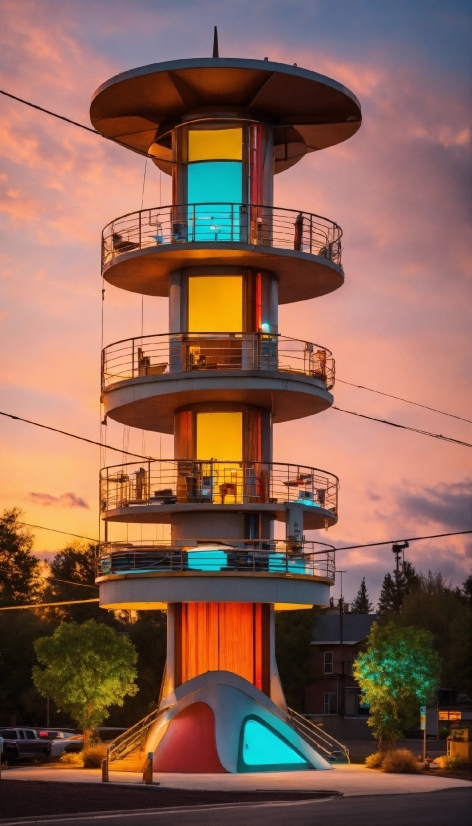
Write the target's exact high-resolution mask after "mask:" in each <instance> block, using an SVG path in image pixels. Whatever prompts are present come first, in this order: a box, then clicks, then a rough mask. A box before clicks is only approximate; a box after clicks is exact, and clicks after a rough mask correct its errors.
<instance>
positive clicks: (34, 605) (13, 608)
mask: <svg viewBox="0 0 472 826" xmlns="http://www.w3.org/2000/svg"><path fill="white" fill-rule="evenodd" d="M85 602H98V597H95V598H94V599H69V600H67V601H65V602H33V603H32V604H31V605H6V606H4V607H2V608H0V611H21V610H24V609H25V608H53V607H54V606H56V605H79V604H83V603H85Z"/></svg>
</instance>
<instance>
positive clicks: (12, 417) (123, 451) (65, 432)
mask: <svg viewBox="0 0 472 826" xmlns="http://www.w3.org/2000/svg"><path fill="white" fill-rule="evenodd" d="M0 416H7V417H8V418H9V419H17V420H18V421H19V422H26V424H34V425H35V426H36V427H42V428H43V429H44V430H52V431H53V432H54V433H61V434H62V435H63V436H70V437H71V439H79V441H81V442H88V443H89V444H90V445H97V446H98V447H106V448H107V450H116V452H117V453H126V454H127V455H128V456H135V457H137V458H138V459H152V458H153V457H152V456H141V454H140V453H132V452H131V451H129V450H123V448H121V447H111V445H104V444H103V443H102V442H96V441H95V440H94V439H86V438H85V436H77V435H76V434H75V433H68V432H67V430H59V429H58V428H57V427H50V426H49V425H47V424H40V423H39V422H32V421H31V419H23V418H22V417H21V416H13V415H12V414H11V413H4V412H3V411H2V410H0Z"/></svg>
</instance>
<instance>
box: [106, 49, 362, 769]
mask: <svg viewBox="0 0 472 826" xmlns="http://www.w3.org/2000/svg"><path fill="white" fill-rule="evenodd" d="M91 120H92V123H93V125H94V127H95V128H96V129H97V130H98V131H99V132H100V133H102V134H103V135H105V136H107V137H109V138H112V139H113V140H116V141H118V142H119V143H121V144H122V145H123V146H125V147H127V148H129V149H131V150H132V151H134V152H138V153H143V154H149V155H151V156H152V158H153V162H154V163H155V165H156V166H157V167H158V168H159V169H160V170H162V172H164V173H166V174H169V175H172V204H170V205H169V206H159V207H152V208H146V209H143V210H141V211H139V212H134V213H130V214H128V215H124V216H122V217H119V218H115V219H114V220H113V221H112V222H111V223H110V224H108V225H107V226H106V227H105V229H104V232H103V239H102V273H103V276H104V278H105V280H106V281H107V282H108V283H109V284H111V285H113V286H115V287H118V288H120V289H122V290H128V291H131V292H134V293H140V294H142V295H150V296H162V297H166V298H168V301H169V328H168V332H163V331H156V333H155V334H153V335H147V336H143V335H141V336H136V337H134V338H132V339H129V340H123V341H119V342H116V343H114V344H109V345H108V346H106V347H105V349H104V351H103V359H102V403H103V405H104V410H105V414H106V416H109V417H110V418H112V419H114V420H116V421H118V422H121V423H122V424H124V425H127V426H129V427H135V428H142V429H144V430H148V431H158V432H161V433H169V434H173V435H174V459H173V460H156V459H149V460H140V461H139V462H134V463H125V464H123V463H122V464H120V465H117V466H114V467H107V468H103V469H102V471H101V513H102V518H103V520H104V534H105V541H104V543H102V546H101V552H100V557H99V570H98V579H97V582H98V584H99V589H100V604H101V606H102V607H103V608H107V609H130V610H133V609H135V610H145V609H149V610H152V609H161V610H165V611H167V629H168V630H167V664H166V669H165V674H164V678H163V684H162V687H161V691H160V697H159V710H158V711H157V712H156V714H154V715H153V716H152V719H150V720H149V721H148V723H147V724H146V726H145V727H142V729H141V731H145V732H146V742H145V747H144V752H145V753H146V754H148V753H149V752H152V753H153V765H154V769H155V770H156V771H176V772H225V771H226V772H251V771H274V770H282V769H283V770H305V769H323V768H329V763H327V762H326V761H325V760H324V759H323V758H322V757H321V756H320V753H319V751H318V750H316V749H315V748H313V746H312V744H311V745H310V743H309V742H308V741H307V739H306V738H305V737H303V736H301V734H300V733H299V732H300V729H299V728H298V729H297V726H296V725H295V724H294V717H293V715H292V714H291V713H290V710H289V709H287V706H286V702H285V698H284V694H283V691H282V687H281V683H280V680H279V676H278V671H277V664H276V660H275V642H274V612H275V611H284V610H292V609H300V608H310V607H311V606H313V605H315V606H326V605H328V603H329V589H330V586H331V585H332V584H333V583H334V573H335V572H334V555H333V554H332V553H331V552H330V546H327V545H325V544H323V543H321V542H309V541H305V538H304V530H313V529H318V528H328V527H329V526H330V525H333V524H335V523H336V521H337V518H338V479H337V477H336V476H335V475H334V474H332V473H329V472H327V471H325V470H320V469H318V468H313V467H307V466H305V465H304V464H303V463H300V462H299V460H300V458H303V454H302V457H300V455H298V456H295V457H294V458H295V460H296V461H295V462H294V463H293V464H284V463H277V462H274V461H273V456H272V429H273V425H274V424H277V423H278V422H287V421H292V420H295V419H298V418H302V417H305V416H311V415H313V414H315V413H321V412H322V411H323V410H326V409H327V408H329V406H330V405H331V404H332V403H333V396H332V395H331V392H330V391H331V389H332V387H333V385H334V359H333V356H332V353H331V352H330V350H329V349H328V348H327V347H325V346H324V345H319V344H317V343H314V342H311V341H299V340H297V339H295V338H292V337H289V336H287V335H286V333H287V332H289V331H286V330H283V331H280V332H279V326H278V307H279V304H286V303H291V302H299V301H304V300H307V299H310V298H316V297H318V296H322V295H325V294H327V293H329V292H331V291H333V290H336V289H338V287H340V286H341V285H342V283H343V280H344V274H343V269H342V265H341V235H342V232H341V229H340V227H339V226H338V225H337V224H336V223H334V222H333V221H330V220H327V219H326V218H323V217H320V216H319V215H315V214H310V213H306V212H303V211H299V210H292V209H285V208H283V207H279V206H274V204H273V177H274V174H277V173H280V172H283V171H285V170H287V169H289V168H290V167H291V166H293V165H294V164H296V163H298V162H299V161H300V160H301V159H302V158H303V157H304V155H305V154H307V153H308V152H313V151H317V150H320V149H323V148H325V147H329V146H333V145H334V144H337V143H339V142H341V141H344V140H346V139H347V138H349V137H351V136H352V135H353V134H354V133H355V132H356V131H357V130H358V128H359V126H360V123H361V112H360V105H359V103H358V101H357V100H356V98H355V96H354V95H353V94H352V93H351V92H350V91H349V90H348V89H346V88H345V87H343V86H342V85H340V84H339V83H337V82H336V81H334V80H331V79H330V78H327V77H324V76H322V75H319V74H316V73H315V72H310V71H306V70H305V69H301V68H299V67H297V66H296V64H294V65H293V66H289V65H285V64H280V63H272V62H270V61H269V60H267V59H266V60H242V59H234V58H220V57H218V56H214V57H212V58H203V59H190V60H176V61H171V62H167V63H157V64H153V65H150V66H144V67H142V68H138V69H134V70H132V71H129V72H124V73H123V74H120V75H117V76H116V77H113V78H112V79H111V80H109V81H107V82H106V83H104V84H103V85H102V86H101V87H100V88H99V89H98V90H97V92H96V93H95V95H94V97H93V100H92V104H91ZM300 450H301V446H298V448H297V453H300ZM277 521H278V522H280V523H284V524H285V538H284V539H277V538H274V536H275V531H274V524H275V522H277ZM117 523H127V524H128V525H130V524H132V523H134V524H135V525H147V526H149V525H163V524H170V539H166V540H159V541H158V540H153V541H147V540H141V541H139V542H124V541H118V540H117V539H114V538H113V536H114V535H116V532H117V531H118V528H117ZM282 534H283V529H282ZM157 696H158V686H156V699H157ZM302 734H303V732H302Z"/></svg>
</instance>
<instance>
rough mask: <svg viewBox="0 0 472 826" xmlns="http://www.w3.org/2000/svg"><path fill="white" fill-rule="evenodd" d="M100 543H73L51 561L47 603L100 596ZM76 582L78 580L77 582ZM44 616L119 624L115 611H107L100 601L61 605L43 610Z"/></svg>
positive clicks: (63, 620)
mask: <svg viewBox="0 0 472 826" xmlns="http://www.w3.org/2000/svg"><path fill="white" fill-rule="evenodd" d="M97 553H98V546H97V545H94V544H93V543H89V544H88V545H87V544H86V543H85V542H74V543H73V544H71V545H68V546H67V547H65V548H63V550H62V551H59V553H57V554H56V555H55V557H54V559H53V560H52V562H51V564H50V573H51V579H50V580H46V582H47V586H46V590H45V592H44V602H65V601H67V600H70V601H72V600H82V599H93V598H94V597H97V596H98V587H97V586H96V585H95V577H96V575H97V573H96V566H97ZM74 583H77V584H76V585H75V584H74ZM44 611H45V615H46V616H47V617H48V618H50V619H51V620H53V621H55V622H57V623H59V622H79V623H80V622H85V621H86V620H89V619H96V620H98V621H100V622H106V623H107V624H108V625H114V624H116V623H115V622H114V615H113V613H109V612H108V611H104V610H103V608H100V607H99V605H98V602H96V603H93V602H92V603H88V604H87V603H85V604H78V605H61V606H58V607H57V608H47V609H44Z"/></svg>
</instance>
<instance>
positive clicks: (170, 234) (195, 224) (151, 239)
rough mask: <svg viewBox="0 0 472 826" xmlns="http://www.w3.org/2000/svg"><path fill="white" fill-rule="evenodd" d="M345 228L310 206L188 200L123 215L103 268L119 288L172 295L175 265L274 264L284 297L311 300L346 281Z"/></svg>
mask: <svg viewBox="0 0 472 826" xmlns="http://www.w3.org/2000/svg"><path fill="white" fill-rule="evenodd" d="M341 237H342V230H341V228H340V227H339V226H338V225H337V224H336V223H334V222H333V221H330V220H328V219H327V218H323V217H322V216H319V215H314V214H312V213H308V212H300V211H297V210H292V209H283V208H280V207H269V206H264V205H255V204H233V203H227V204H223V203H222V204H184V205H170V206H163V207H154V208H151V209H145V210H140V211H138V212H133V213H129V214H128V215H123V216H121V217H120V218H116V219H115V220H114V221H112V222H111V223H110V224H108V225H107V226H106V227H105V229H104V230H103V236H102V274H103V277H104V278H105V280H106V281H108V282H109V283H110V284H113V285H114V286H116V287H120V288H121V289H125V290H130V291H131V292H138V293H142V294H144V295H156V296H164V297H165V296H168V294H169V275H170V273H171V272H173V271H174V270H178V269H182V268H185V267H195V266H198V265H199V264H200V263H201V264H202V265H203V264H205V265H207V266H222V267H223V266H224V267H228V266H236V267H242V268H251V269H257V270H269V271H271V272H273V273H274V274H275V275H276V276H277V278H278V280H279V302H280V303H281V304H286V303H291V302H294V301H305V300H307V299H309V298H316V297H317V296H320V295H325V294H326V293H329V292H332V291H333V290H336V289H337V288H338V287H340V286H341V285H342V284H343V282H344V273H343V269H342V265H341Z"/></svg>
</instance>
